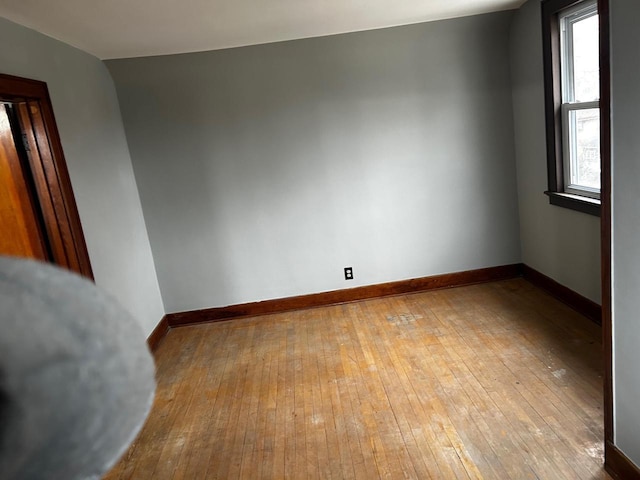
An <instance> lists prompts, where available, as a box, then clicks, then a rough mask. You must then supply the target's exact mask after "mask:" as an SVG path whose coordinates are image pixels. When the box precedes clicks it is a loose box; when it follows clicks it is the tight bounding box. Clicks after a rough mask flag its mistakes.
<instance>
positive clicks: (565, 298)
mask: <svg viewBox="0 0 640 480" xmlns="http://www.w3.org/2000/svg"><path fill="white" fill-rule="evenodd" d="M522 276H523V277H524V278H525V280H528V281H529V282H531V283H533V284H534V285H535V286H536V287H538V288H540V289H542V290H545V291H546V292H547V293H549V294H550V295H551V296H553V297H555V298H557V299H558V300H560V301H561V302H562V303H565V304H567V305H568V306H570V307H571V308H573V309H574V310H575V311H577V312H578V313H580V314H582V315H584V316H585V317H587V318H588V319H590V320H592V321H594V322H595V323H597V324H598V325H602V307H601V306H600V305H598V304H597V303H596V302H594V301H592V300H589V299H588V298H587V297H583V296H582V295H580V294H579V293H577V292H574V291H573V290H571V289H570V288H568V287H565V286H564V285H562V284H560V283H558V282H556V281H555V280H553V279H552V278H549V277H547V276H546V275H544V274H543V273H540V272H538V271H537V270H534V269H533V268H531V267H529V266H528V265H524V264H523V265H522Z"/></svg>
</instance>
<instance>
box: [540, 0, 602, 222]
mask: <svg viewBox="0 0 640 480" xmlns="http://www.w3.org/2000/svg"><path fill="white" fill-rule="evenodd" d="M583 2H584V0H545V1H543V2H542V48H543V64H544V101H545V123H546V139H547V180H548V190H547V191H545V192H544V193H545V194H546V195H547V196H548V197H549V203H550V204H552V205H556V206H558V207H564V208H569V209H571V210H577V211H579V212H583V213H587V214H589V215H595V216H600V210H601V208H600V204H601V202H600V200H599V199H595V198H589V197H586V196H581V195H575V194H572V193H566V192H565V191H564V184H565V182H564V164H563V146H562V108H561V106H562V81H561V75H560V72H561V60H562V59H561V51H560V33H559V32H560V25H559V15H558V14H559V13H561V12H563V11H564V10H566V9H567V8H570V7H573V6H575V5H578V4H580V3H583ZM602 41H603V38H602V31H601V32H600V44H602ZM601 50H602V49H601ZM600 55H602V51H601V52H600ZM603 94H604V92H602V91H601V92H600V98H601V99H602V98H603ZM600 122H601V125H600V129H601V131H602V129H603V125H604V126H605V127H606V128H608V122H609V119H608V118H606V117H605V116H604V115H602V109H601V115H600Z"/></svg>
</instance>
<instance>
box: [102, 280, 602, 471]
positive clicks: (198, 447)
mask: <svg viewBox="0 0 640 480" xmlns="http://www.w3.org/2000/svg"><path fill="white" fill-rule="evenodd" d="M601 351H602V345H601V340H600V330H599V327H598V326H597V325H595V324H593V323H592V322H590V321H589V320H587V319H585V318H584V317H582V316H580V315H579V314H577V313H576V312H574V311H573V310H571V309H570V308H568V307H567V306H565V305H563V304H561V303H559V302H557V301H556V300H554V299H553V298H551V297H550V296H549V295H547V294H546V293H544V292H542V291H540V290H539V289H537V288H536V287H534V286H533V285H531V284H529V283H528V282H526V281H525V280H523V279H514V280H507V281H502V282H494V283H488V284H482V285H474V286H469V287H461V288H455V289H448V290H438V291H432V292H425V293H418V294H412V295H401V296H397V297H390V298H383V299H373V300H367V301H363V302H358V303H351V304H345V305H337V306H331V307H324V308H315V309H309V310H304V311H297V312H290V313H284V314H275V315H267V316H263V317H257V318H245V319H237V320H231V321H225V322H219V323H213V324H207V325H197V326H190V327H181V328H177V329H174V330H171V331H170V332H169V334H168V335H167V338H166V339H165V340H164V341H163V343H162V344H161V346H160V348H159V349H158V351H157V352H156V357H157V379H158V390H157V395H156V399H155V403H154V406H153V409H152V412H151V414H150V416H149V418H148V419H147V422H146V424H145V426H144V428H143V429H142V431H141V432H140V435H139V436H138V438H137V439H136V441H135V442H134V444H133V445H132V446H131V447H130V449H129V451H128V452H127V453H126V454H125V455H124V457H123V458H122V460H121V461H120V463H119V464H118V465H116V466H115V467H114V469H113V470H112V471H111V472H110V473H109V474H108V475H107V476H106V477H105V480H116V479H120V480H125V479H153V480H155V479H173V480H179V479H207V480H209V479H227V478H232V479H236V478H238V479H240V478H242V479H295V480H297V479H306V478H308V479H340V480H341V479H365V480H370V479H373V478H389V479H403V478H410V479H420V480H422V479H445V480H448V479H487V480H490V479H554V480H556V479H557V480H562V479H589V480H594V479H609V478H610V477H608V476H607V474H606V473H605V472H604V469H603V468H602V461H603V446H602V438H603V418H602V393H601V390H602V369H601V368H602V367H601V356H602V353H601Z"/></svg>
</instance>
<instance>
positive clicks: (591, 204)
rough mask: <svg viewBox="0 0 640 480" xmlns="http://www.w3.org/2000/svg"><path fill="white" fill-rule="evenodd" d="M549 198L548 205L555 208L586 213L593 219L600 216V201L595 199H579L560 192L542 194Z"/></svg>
mask: <svg viewBox="0 0 640 480" xmlns="http://www.w3.org/2000/svg"><path fill="white" fill-rule="evenodd" d="M544 193H545V195H547V196H548V197H549V203H550V204H551V205H555V206H556V207H563V208H570V209H571V210H577V211H578V212H582V213H588V214H589V215H593V216H595V217H599V216H600V200H598V199H595V198H588V197H581V196H580V195H571V194H570V193H561V192H549V191H546V192H544Z"/></svg>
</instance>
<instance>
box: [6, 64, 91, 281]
mask: <svg viewBox="0 0 640 480" xmlns="http://www.w3.org/2000/svg"><path fill="white" fill-rule="evenodd" d="M0 100H3V101H9V102H16V103H20V102H21V103H23V104H26V105H27V107H28V108H25V109H24V111H23V114H24V115H25V116H26V117H28V118H25V120H26V121H28V122H29V123H30V124H31V125H30V127H31V128H29V129H28V130H29V131H28V132H27V134H26V138H25V141H26V142H27V143H28V144H29V147H30V150H31V154H29V155H28V156H29V166H30V168H31V171H32V174H33V177H34V178H33V179H34V183H35V185H36V194H37V200H38V201H39V202H40V206H41V210H42V216H43V219H44V226H45V230H46V235H47V240H48V241H49V242H50V244H51V250H52V256H53V258H52V261H53V263H55V264H56V265H59V266H61V267H64V268H67V269H69V270H71V271H74V272H76V273H78V274H80V275H83V276H85V277H87V278H89V279H91V280H93V271H92V269H91V262H90V260H89V253H88V251H87V245H86V242H85V239H84V233H83V231H82V225H81V224H80V216H79V214H78V208H77V206H76V201H75V197H74V195H73V189H72V187H71V180H70V178H69V172H68V170H67V164H66V162H65V159H64V153H63V150H62V143H61V141H60V135H59V133H58V127H57V126H56V122H55V118H54V115H53V107H52V105H51V99H50V97H49V89H48V88H47V84H46V83H45V82H41V81H38V80H31V79H26V78H21V77H15V76H12V75H4V74H0Z"/></svg>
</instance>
